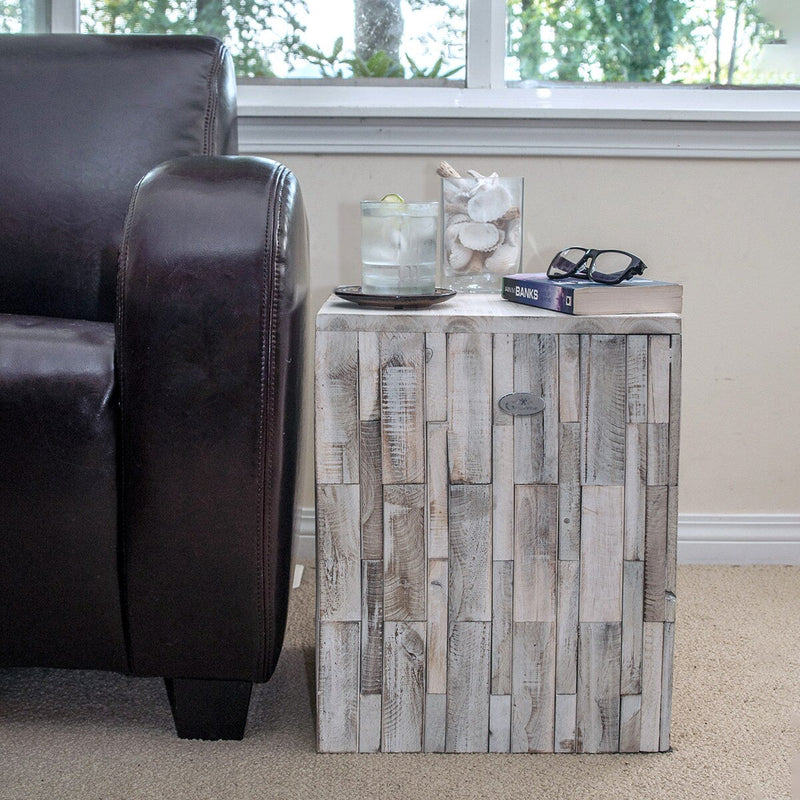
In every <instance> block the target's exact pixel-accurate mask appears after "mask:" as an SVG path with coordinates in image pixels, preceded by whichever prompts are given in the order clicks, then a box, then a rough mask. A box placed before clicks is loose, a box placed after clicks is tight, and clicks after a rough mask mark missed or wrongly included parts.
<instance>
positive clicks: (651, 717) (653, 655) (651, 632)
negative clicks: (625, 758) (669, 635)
mask: <svg viewBox="0 0 800 800" xmlns="http://www.w3.org/2000/svg"><path fill="white" fill-rule="evenodd" d="M663 653H664V623H663V622H645V623H644V640H643V648H642V709H641V741H640V744H639V749H640V750H641V751H643V752H645V753H655V752H658V749H659V747H660V745H661V675H662V671H663Z"/></svg>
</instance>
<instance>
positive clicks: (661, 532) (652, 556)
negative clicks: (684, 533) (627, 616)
mask: <svg viewBox="0 0 800 800" xmlns="http://www.w3.org/2000/svg"><path fill="white" fill-rule="evenodd" d="M668 492H669V490H668V488H667V487H666V486H648V487H647V524H646V528H645V542H644V549H645V562H644V564H645V566H644V619H645V621H646V622H663V621H664V619H665V615H666V592H667V499H668Z"/></svg>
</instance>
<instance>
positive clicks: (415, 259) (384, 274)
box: [361, 200, 439, 295]
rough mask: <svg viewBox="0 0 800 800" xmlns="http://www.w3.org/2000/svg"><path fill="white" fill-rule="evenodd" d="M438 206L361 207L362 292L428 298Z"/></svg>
mask: <svg viewBox="0 0 800 800" xmlns="http://www.w3.org/2000/svg"><path fill="white" fill-rule="evenodd" d="M438 225H439V203H438V202H435V201H434V202H425V203H400V202H386V201H380V202H374V201H371V200H364V201H362V203H361V291H362V293H363V294H382V295H419V294H433V293H434V290H435V288H436V253H437V248H436V235H437V231H438Z"/></svg>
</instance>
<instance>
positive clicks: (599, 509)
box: [579, 486, 624, 622]
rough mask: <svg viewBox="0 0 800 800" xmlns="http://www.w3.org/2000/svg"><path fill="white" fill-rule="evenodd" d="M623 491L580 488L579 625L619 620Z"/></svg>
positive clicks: (604, 488)
mask: <svg viewBox="0 0 800 800" xmlns="http://www.w3.org/2000/svg"><path fill="white" fill-rule="evenodd" d="M623 492H624V490H623V488H622V487H621V486H584V487H583V501H582V511H581V590H580V614H579V616H580V621H581V622H619V621H620V620H621V619H622V550H623V538H624V531H623V507H624V498H623Z"/></svg>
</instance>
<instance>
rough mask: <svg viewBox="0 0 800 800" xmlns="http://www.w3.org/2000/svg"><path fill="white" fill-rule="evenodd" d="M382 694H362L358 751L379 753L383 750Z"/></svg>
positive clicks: (360, 699) (359, 711) (359, 707)
mask: <svg viewBox="0 0 800 800" xmlns="http://www.w3.org/2000/svg"><path fill="white" fill-rule="evenodd" d="M382 702H383V698H382V697H381V695H380V694H362V695H361V697H360V698H359V706H358V752H359V753H379V752H380V750H381V704H382Z"/></svg>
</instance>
